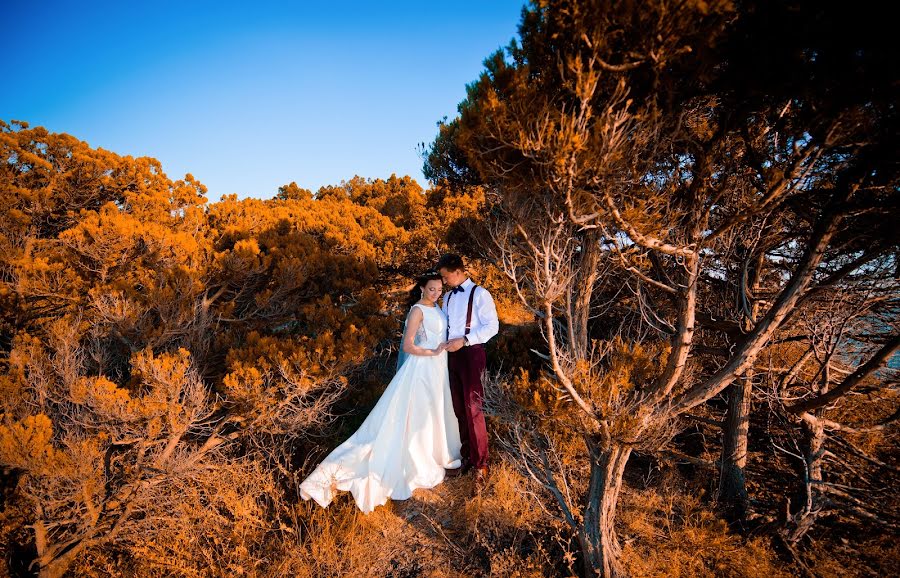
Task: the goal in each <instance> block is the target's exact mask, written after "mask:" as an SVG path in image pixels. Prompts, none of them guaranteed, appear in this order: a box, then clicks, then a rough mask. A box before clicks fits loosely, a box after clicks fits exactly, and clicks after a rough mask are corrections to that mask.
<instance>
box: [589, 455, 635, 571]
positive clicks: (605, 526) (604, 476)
mask: <svg viewBox="0 0 900 578" xmlns="http://www.w3.org/2000/svg"><path fill="white" fill-rule="evenodd" d="M587 446H588V453H589V454H590V457H591V479H590V482H589V484H588V496H587V502H586V505H585V511H584V526H583V530H582V532H581V542H582V549H583V551H584V555H585V561H584V562H585V563H584V575H585V576H586V577H587V576H597V575H599V576H603V577H604V578H616V577H620V576H625V575H626V574H625V570H624V568H622V562H621V557H622V556H621V554H622V548H621V546H620V544H619V538H618V536H617V535H616V527H615V521H616V505H617V504H618V501H619V491H620V490H621V488H622V475H623V474H624V473H625V464H626V463H628V458H629V457H630V456H631V448H630V447H629V446H626V445H622V444H618V443H615V442H613V443H612V444H611V445H610V446H608V447H604V446H603V445H602V444H601V443H600V442H599V440H596V439H593V438H589V439H588V440H587Z"/></svg>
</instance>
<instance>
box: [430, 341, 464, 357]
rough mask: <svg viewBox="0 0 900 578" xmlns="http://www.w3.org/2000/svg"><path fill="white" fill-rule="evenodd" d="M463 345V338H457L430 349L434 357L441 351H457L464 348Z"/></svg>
mask: <svg viewBox="0 0 900 578" xmlns="http://www.w3.org/2000/svg"><path fill="white" fill-rule="evenodd" d="M465 344H466V340H465V338H464V337H457V338H456V339H451V340H450V341H445V342H443V343H441V344H440V345H438V346H437V347H436V348H435V349H432V351H434V354H435V355H437V354H439V353H440V352H442V351H449V352H453V351H459V350H460V349H462V348H463V347H464V346H465Z"/></svg>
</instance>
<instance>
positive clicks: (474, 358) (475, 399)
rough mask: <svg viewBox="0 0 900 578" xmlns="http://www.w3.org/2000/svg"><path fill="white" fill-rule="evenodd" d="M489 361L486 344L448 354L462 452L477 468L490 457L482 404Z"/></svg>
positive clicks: (464, 457) (465, 459)
mask: <svg viewBox="0 0 900 578" xmlns="http://www.w3.org/2000/svg"><path fill="white" fill-rule="evenodd" d="M485 361H486V358H485V353H484V346H483V345H470V346H469V347H463V348H462V349H459V350H457V351H451V352H449V353H448V354H447V369H448V370H449V371H450V395H451V397H452V398H453V411H454V413H456V419H457V420H458V421H459V438H460V441H462V449H461V451H460V453H461V454H462V458H463V462H464V463H465V462H466V461H468V462H469V464H471V465H472V466H473V467H476V468H483V467H486V466H487V459H488V440H487V427H485V424H484V413H483V412H482V406H481V400H482V397H483V396H484V386H483V385H482V383H481V375H482V373H484V367H485Z"/></svg>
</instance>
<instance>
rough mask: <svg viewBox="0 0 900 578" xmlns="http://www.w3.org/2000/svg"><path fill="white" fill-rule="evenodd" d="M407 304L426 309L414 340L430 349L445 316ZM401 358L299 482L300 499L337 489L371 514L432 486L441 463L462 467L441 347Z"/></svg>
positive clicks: (329, 495) (440, 336) (440, 337)
mask: <svg viewBox="0 0 900 578" xmlns="http://www.w3.org/2000/svg"><path fill="white" fill-rule="evenodd" d="M413 307H419V308H420V309H421V310H422V313H423V315H424V319H423V320H422V325H421V326H420V328H419V330H418V331H417V332H416V337H415V344H416V345H418V346H419V347H423V348H426V349H434V348H435V347H437V346H438V345H439V344H440V343H441V342H442V341H444V338H445V336H446V331H447V318H446V316H445V315H444V312H443V311H441V309H440V308H439V307H426V306H424V305H419V304H416V305H414V306H413ZM404 330H405V328H404ZM405 357H406V358H405V360H403V361H402V362H401V365H400V367H399V368H398V370H397V373H396V374H395V375H394V378H393V379H392V380H391V383H390V384H389V385H388V386H387V389H385V390H384V393H383V394H382V395H381V398H380V399H379V400H378V403H376V404H375V407H374V408H373V409H372V412H371V413H370V414H369V416H368V417H367V418H366V420H365V421H364V422H363V424H362V425H361V426H360V427H359V429H358V430H356V432H355V433H354V434H353V435H352V436H350V438H349V439H348V440H347V441H345V442H344V443H342V444H341V445H339V446H338V447H337V448H335V449H334V451H332V452H331V453H330V454H328V457H326V458H325V459H324V460H323V461H322V463H321V464H319V465H318V466H317V467H316V469H315V470H314V471H313V473H311V474H310V475H309V477H307V478H306V479H305V480H303V483H301V484H300V496H301V497H302V498H303V499H304V500H309V499H310V498H312V499H314V500H315V501H316V502H317V503H318V504H319V505H321V506H322V507H327V506H328V504H330V503H331V500H332V499H333V498H334V494H335V491H336V490H341V491H349V492H350V493H352V494H353V497H354V499H355V500H356V504H357V506H359V509H360V510H362V511H363V512H371V511H372V510H373V509H375V507H376V506H380V505H381V504H384V503H385V502H386V501H387V500H388V498H391V499H393V500H406V499H408V498H409V497H410V496H412V492H413V490H415V489H416V488H432V487H434V486H436V485H438V484H439V483H441V481H442V480H443V479H444V474H445V472H444V470H445V468H447V469H452V468H458V467H459V466H460V464H461V461H460V440H459V426H458V425H457V420H456V415H455V414H454V413H453V403H452V401H451V398H450V379H449V374H448V372H447V352H441V353H440V354H439V355H436V356H431V357H426V356H421V355H407V356H405Z"/></svg>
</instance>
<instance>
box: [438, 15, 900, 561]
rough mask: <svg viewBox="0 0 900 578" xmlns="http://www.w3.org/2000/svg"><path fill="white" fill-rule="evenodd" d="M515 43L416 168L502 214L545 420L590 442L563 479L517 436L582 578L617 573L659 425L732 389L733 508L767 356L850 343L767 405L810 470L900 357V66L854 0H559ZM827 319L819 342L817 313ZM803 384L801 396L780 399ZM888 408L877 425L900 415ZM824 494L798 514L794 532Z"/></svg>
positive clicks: (544, 445)
mask: <svg viewBox="0 0 900 578" xmlns="http://www.w3.org/2000/svg"><path fill="white" fill-rule="evenodd" d="M519 32H520V34H519V35H520V42H514V43H513V44H512V45H511V46H510V47H509V48H508V49H507V50H505V51H498V52H497V53H495V54H493V55H492V56H490V57H489V58H488V59H487V60H486V61H485V70H484V72H483V73H482V74H481V76H480V77H479V78H478V79H477V80H476V81H474V82H473V83H472V84H470V85H469V86H468V87H467V96H466V99H465V100H464V101H463V102H462V103H460V105H459V116H458V117H456V118H455V119H453V120H451V121H449V122H446V123H443V124H442V125H441V126H440V130H439V134H438V136H437V137H436V139H435V142H434V143H433V144H432V146H431V147H430V149H429V150H428V156H427V160H426V165H425V169H426V174H427V175H428V176H429V177H430V178H433V179H436V180H439V181H441V182H444V183H446V185H447V186H449V187H460V188H465V187H472V186H479V187H482V188H484V189H485V190H487V191H488V196H489V199H491V200H492V201H493V202H494V206H495V209H496V211H497V214H498V216H499V217H500V218H499V219H496V220H495V221H494V225H493V241H494V247H493V254H494V255H495V256H496V258H497V259H498V261H499V262H501V263H502V264H503V267H504V268H505V270H506V272H507V274H508V276H509V277H510V279H512V280H513V281H514V282H515V283H516V284H517V286H518V287H519V289H520V295H521V297H522V299H523V301H524V302H525V303H526V304H527V305H528V306H530V307H531V308H532V309H533V310H534V311H535V313H536V314H537V315H539V316H540V317H541V318H542V324H543V331H544V337H545V340H546V345H547V350H548V351H547V355H548V370H549V371H550V373H551V375H552V377H553V379H554V380H555V383H556V386H557V387H559V388H560V389H562V390H563V391H564V392H565V394H566V395H567V396H568V398H569V399H570V401H571V405H570V406H569V407H570V409H569V410H568V411H565V412H562V413H561V414H560V415H559V416H558V417H559V419H560V420H563V422H565V423H568V424H569V425H570V426H571V427H572V428H574V430H575V431H578V432H580V435H581V437H582V439H583V441H584V442H585V448H586V458H587V460H588V462H589V464H590V470H591V473H590V482H589V484H588V487H587V488H586V490H585V492H584V493H583V494H582V495H581V496H580V497H573V495H572V494H570V493H569V492H567V491H565V488H561V487H560V483H565V482H560V480H561V479H562V480H565V472H562V476H560V472H555V471H551V470H552V468H550V467H549V464H550V461H548V460H542V459H541V457H540V456H541V455H545V454H546V452H547V451H548V448H551V447H552V436H551V437H547V436H548V435H549V434H548V433H547V431H545V430H543V429H542V428H540V427H539V428H537V430H528V428H523V427H522V426H515V427H514V428H513V431H514V432H515V434H516V436H518V437H517V439H518V442H517V443H516V444H512V445H514V446H515V448H517V449H516V451H518V452H519V453H520V454H521V455H522V457H524V458H526V460H528V461H531V462H532V464H531V465H530V466H528V471H529V472H530V473H531V474H532V475H534V476H535V478H536V479H538V480H539V481H541V482H542V483H543V485H544V486H545V487H546V488H547V491H548V494H549V495H553V496H555V497H556V498H557V500H558V502H559V507H560V508H561V511H562V512H563V516H564V518H565V519H566V520H568V521H569V523H570V524H571V526H572V528H573V530H574V531H575V533H576V535H577V536H578V537H579V540H580V542H581V546H582V551H583V554H584V556H585V568H586V573H588V574H590V573H593V572H595V571H596V572H599V573H602V574H604V575H610V576H612V575H617V574H619V573H620V572H621V567H620V563H619V551H620V546H619V542H618V539H617V537H616V534H615V529H614V520H615V505H616V501H617V497H618V493H619V489H620V487H621V480H622V474H623V471H624V468H625V465H626V463H627V461H628V458H629V455H630V454H631V452H632V451H633V449H634V448H641V447H653V446H655V445H658V443H659V442H660V440H661V439H665V433H666V431H667V430H668V427H669V424H671V423H672V418H673V417H675V416H677V415H679V414H682V413H685V412H687V411H689V410H691V409H692V408H695V407H697V406H699V405H700V404H704V403H705V402H707V401H708V400H710V399H711V398H713V397H714V396H716V395H718V394H719V393H720V392H723V391H725V390H726V388H728V389H729V396H730V397H731V402H732V403H731V404H730V409H729V419H728V420H727V421H728V423H730V424H731V425H730V431H729V432H727V433H728V435H727V436H726V437H730V438H732V439H731V444H732V446H733V447H732V448H731V449H730V450H728V451H727V452H725V455H723V466H725V467H727V468H728V469H729V472H723V474H727V475H723V488H725V489H729V488H733V487H734V486H735V485H737V486H738V488H737V489H736V490H735V493H736V494H738V496H739V495H740V494H741V493H743V491H744V490H743V488H741V487H740V486H741V485H742V477H741V476H742V472H741V471H740V470H741V468H742V463H741V457H740V456H739V455H737V454H739V453H740V447H741V445H742V444H743V445H744V448H745V447H746V439H745V436H746V420H747V415H746V414H747V411H748V404H749V388H750V385H749V384H750V381H751V380H752V376H753V371H754V368H755V367H757V366H759V365H763V364H764V363H763V362H762V360H763V358H764V356H766V355H771V354H773V352H774V349H773V348H775V346H776V345H781V348H782V349H784V344H786V343H796V344H799V348H798V351H796V352H795V353H794V354H793V357H791V355H787V358H786V359H785V361H786V362H788V363H789V365H790V364H793V363H794V362H795V361H800V360H802V362H801V364H800V365H801V369H798V370H796V371H795V372H794V377H796V375H797V374H798V373H802V371H801V370H802V369H804V368H803V367H802V366H803V363H805V362H806V361H807V360H809V356H804V354H803V351H804V350H807V349H812V350H813V351H816V352H818V351H819V349H818V348H819V345H820V343H821V342H822V339H823V338H824V336H823V332H824V331H828V332H831V333H830V336H831V342H832V345H831V349H830V351H832V352H834V351H836V350H840V351H843V352H844V353H845V354H846V353H847V352H848V351H849V349H848V348H850V349H853V350H855V355H843V357H842V358H841V364H842V369H843V370H844V371H846V372H847V373H849V374H850V375H849V376H847V377H844V376H846V375H847V373H842V374H840V375H838V374H836V373H835V372H833V371H829V367H833V365H832V363H833V362H834V363H836V362H837V358H834V359H833V361H832V355H828V356H827V357H828V359H825V358H824V357H821V356H819V357H817V359H818V360H819V362H820V363H821V365H822V367H824V368H825V369H824V375H825V377H822V374H823V371H822V370H820V371H818V372H816V371H812V374H815V375H816V377H812V376H811V375H810V376H809V378H810V379H811V380H812V381H811V382H810V381H807V378H804V379H801V380H799V381H795V379H794V377H792V378H791V379H788V380H787V381H786V383H785V385H784V386H783V387H782V388H781V389H780V390H779V391H778V392H777V393H776V395H775V397H776V398H777V399H776V400H775V401H774V403H775V404H776V406H777V407H779V408H780V409H779V411H780V412H783V413H784V414H786V415H790V416H794V417H793V418H791V419H794V420H797V419H799V418H801V417H802V419H803V423H806V424H812V426H811V428H812V432H813V433H812V435H811V436H810V437H809V439H810V440H812V441H811V442H810V443H811V446H809V447H810V448H811V449H810V450H809V451H808V452H807V453H806V458H805V462H806V463H805V468H806V470H807V473H808V474H809V473H810V472H813V473H814V472H819V471H820V468H819V467H818V466H817V465H816V462H817V459H818V458H817V457H816V456H817V455H818V456H819V457H820V456H821V452H819V451H818V449H817V448H818V446H819V445H820V442H821V436H820V435H817V434H816V433H815V432H817V431H818V432H820V433H821V430H822V427H823V425H822V424H823V423H825V422H824V421H823V420H824V419H825V417H824V416H823V414H822V413H821V410H822V408H824V407H825V406H827V405H828V404H831V403H834V402H835V401H836V400H838V399H840V398H841V396H842V395H843V394H845V393H846V392H847V391H849V390H851V389H853V388H854V387H856V386H858V385H859V384H860V383H861V381H862V380H863V379H864V378H865V377H867V376H871V375H872V374H873V372H874V371H876V370H877V369H878V368H879V367H882V366H883V365H884V363H885V361H886V360H887V359H888V358H889V357H890V356H891V355H892V354H894V353H895V352H896V351H897V349H898V337H897V335H898V333H900V327H898V326H897V319H898V315H897V314H898V305H900V291H898V281H897V263H898V256H900V253H898V251H900V235H898V231H897V228H896V227H895V226H894V225H893V223H892V218H891V215H896V214H897V211H898V208H900V207H898V203H900V195H898V194H897V187H898V171H897V169H898V165H897V156H896V151H897V150H898V146H897V145H898V135H900V131H898V128H900V127H898V122H897V121H898V115H897V109H896V102H897V84H896V78H897V75H896V59H895V58H894V57H893V54H892V53H893V48H892V47H891V40H890V38H891V34H890V31H889V30H888V29H887V28H886V27H885V22H884V19H883V18H882V17H881V16H880V15H879V13H878V11H877V10H873V9H872V7H871V6H868V5H865V6H861V7H855V8H854V9H853V10H848V9H847V7H846V6H841V5H837V4H832V3H818V2H805V1H796V2H786V3H765V2H762V3H757V2H669V1H656V2H607V1H602V0H586V1H572V0H559V1H554V0H549V1H541V2H534V3H532V4H531V6H530V7H528V8H527V9H526V10H525V11H524V12H523V17H522V21H521V25H520V31H519ZM623 284H624V285H625V288H626V289H627V291H626V293H625V294H624V295H623V294H622V293H619V294H618V296H617V297H616V298H615V299H611V294H612V292H613V291H612V289H611V288H615V289H616V290H619V289H622V285H623ZM623 304H624V305H625V307H622V305H623ZM826 311H828V312H831V314H832V322H831V323H830V324H829V328H828V329H827V330H826V329H824V328H823V326H821V325H816V324H815V323H811V322H810V321H811V320H812V319H813V318H821V317H822V316H823V315H824V314H825V312H826ZM838 327H840V328H841V330H840V331H839V332H837V333H835V331H836V328H838ZM613 337H618V338H617V339H615V340H613ZM851 345H852V347H851ZM638 346H640V347H643V348H644V351H645V352H647V353H646V355H648V356H649V358H648V359H647V360H646V361H638V360H637V358H639V357H640V356H639V355H636V354H635V352H636V351H637V350H636V349H634V348H635V347H638ZM648 347H650V349H649V350H648V349H646V348H648ZM835 347H837V349H835ZM622 351H630V352H631V359H632V361H631V362H629V367H630V369H627V370H626V369H624V368H622V367H621V363H622V360H623V357H622V356H621V355H619V354H617V353H616V352H622ZM654 352H655V353H654ZM635 364H639V365H642V367H643V369H641V370H638V369H637V367H636V366H635ZM857 366H858V369H856V367H857ZM804 375H806V374H804ZM796 388H800V390H803V391H798V389H796ZM804 388H805V389H804ZM795 395H800V396H802V398H803V399H804V400H805V401H803V402H801V403H794V404H791V403H788V400H791V399H796V398H794V397H793V396H795ZM885 403H886V404H887V405H886V406H884V407H883V412H882V413H883V416H882V417H884V416H887V415H889V414H891V412H892V409H895V408H891V404H894V405H895V404H896V402H895V401H890V400H888V401H886V402H885ZM812 410H816V411H812ZM516 422H518V423H541V421H537V422H535V421H534V420H530V421H529V420H525V418H524V417H523V415H518V416H517V417H515V418H513V423H516ZM837 427H840V424H837ZM526 430H527V431H526ZM742 437H743V438H744V439H743V440H742V439H741V438H742ZM813 446H815V447H813ZM808 449H809V448H808ZM817 452H818V454H817ZM540 464H544V465H545V466H547V467H541V466H540ZM810 475H812V474H810ZM807 478H809V475H807ZM808 489H809V487H808ZM825 491H826V490H823V489H821V487H817V488H812V489H809V491H808V492H807V494H808V500H807V502H808V504H809V507H808V508H801V509H800V510H797V509H796V508H795V509H794V510H792V511H791V514H792V515H793V516H794V521H795V522H796V524H797V525H798V526H804V525H806V524H808V522H809V515H812V516H813V517H814V515H815V512H816V511H817V510H816V509H817V507H818V506H817V505H815V504H813V502H814V501H815V495H814V494H816V493H817V492H825ZM850 499H851V500H852V497H850ZM854 507H856V508H857V510H858V511H857V513H858V514H859V515H861V516H869V517H874V518H879V519H884V516H883V513H880V512H879V513H876V512H873V511H871V509H868V510H867V509H866V508H859V507H858V504H855V505H854ZM579 511H580V513H579ZM888 521H889V523H892V522H890V518H888Z"/></svg>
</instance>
